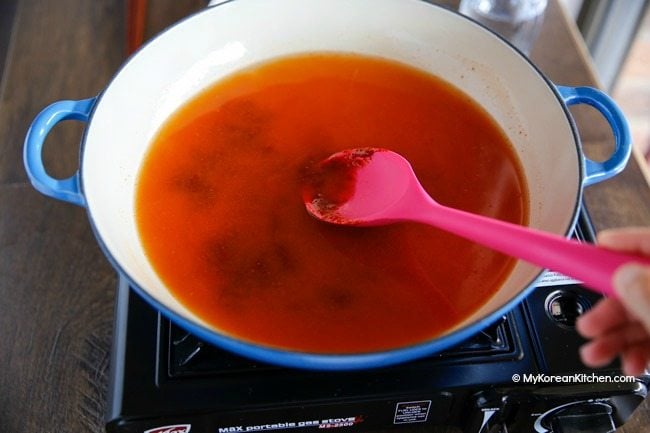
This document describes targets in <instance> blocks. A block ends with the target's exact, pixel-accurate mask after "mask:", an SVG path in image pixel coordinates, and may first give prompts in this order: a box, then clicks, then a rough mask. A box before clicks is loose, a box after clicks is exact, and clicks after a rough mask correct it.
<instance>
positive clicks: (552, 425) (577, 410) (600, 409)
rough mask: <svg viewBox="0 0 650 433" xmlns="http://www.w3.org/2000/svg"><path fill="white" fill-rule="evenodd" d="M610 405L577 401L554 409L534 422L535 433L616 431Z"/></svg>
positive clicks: (598, 432)
mask: <svg viewBox="0 0 650 433" xmlns="http://www.w3.org/2000/svg"><path fill="white" fill-rule="evenodd" d="M613 413H614V409H613V408H612V406H611V405H609V404H607V403H604V402H596V401H591V400H590V401H579V402H574V403H568V404H564V405H562V406H558V407H555V408H553V409H551V410H549V411H547V412H546V413H544V414H543V415H541V416H540V417H539V418H537V420H536V421H535V432H537V433H610V432H613V431H614V430H615V429H616V424H615V423H614V418H613Z"/></svg>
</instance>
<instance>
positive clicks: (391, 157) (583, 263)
mask: <svg viewBox="0 0 650 433" xmlns="http://www.w3.org/2000/svg"><path fill="white" fill-rule="evenodd" d="M303 200H304V202H305V207H306V209H307V211H308V212H309V213H310V214H311V215H313V216H314V217H316V218H318V219H320V220H322V221H325V222H329V223H333V224H342V225H353V226H377V225H385V224H392V223H398V222H408V221H410V222H417V223H423V224H429V225H431V226H435V227H437V228H439V229H443V230H446V231H448V232H451V233H454V234H456V235H458V236H461V237H463V238H466V239H468V240H471V241H474V242H477V243H479V244H482V245H484V246H487V247H489V248H492V249H494V250H496V251H500V252H502V253H504V254H508V255H510V256H513V257H517V258H519V259H523V260H526V261H528V262H530V263H533V264H536V265H538V266H541V267H543V268H548V269H552V270H554V271H557V272H561V273H563V274H565V275H568V276H570V277H573V278H575V279H578V280H580V281H582V282H584V284H585V286H586V287H587V288H590V289H592V290H595V291H597V292H600V293H602V294H604V295H607V296H610V297H616V296H617V295H616V292H615V291H614V289H613V287H612V277H613V274H614V272H616V270H617V269H618V268H619V267H620V266H622V265H624V264H626V263H641V264H645V265H649V266H650V260H649V259H648V258H646V257H640V256H635V255H632V254H627V253H621V252H616V251H611V250H606V249H603V248H599V247H596V246H593V245H589V244H583V243H580V242H577V241H573V240H569V239H566V238H563V237H561V236H557V235H553V234H550V233H546V232H543V231H539V230H534V229H531V228H528V227H524V226H520V225H517V224H512V223H507V222H504V221H500V220H496V219H492V218H488V217H485V216H481V215H475V214H472V213H469V212H465V211H461V210H458V209H453V208H450V207H447V206H443V205H441V204H439V203H437V202H436V201H435V200H434V199H432V198H431V197H430V196H429V195H428V194H427V192H426V191H425V189H424V188H423V187H422V185H421V184H420V182H419V181H418V179H417V176H416V174H415V172H414V171H413V168H412V167H411V164H410V163H409V162H408V161H407V160H406V159H405V158H404V157H403V156H401V155H399V154H397V153H395V152H392V151H390V150H387V149H379V148H362V149H351V150H345V151H342V152H338V153H335V154H333V155H331V156H330V157H329V158H327V159H325V160H323V161H321V163H320V164H319V166H318V168H317V170H316V171H315V174H314V176H313V177H312V178H311V179H310V180H309V181H308V182H307V183H306V184H305V187H304V189H303Z"/></svg>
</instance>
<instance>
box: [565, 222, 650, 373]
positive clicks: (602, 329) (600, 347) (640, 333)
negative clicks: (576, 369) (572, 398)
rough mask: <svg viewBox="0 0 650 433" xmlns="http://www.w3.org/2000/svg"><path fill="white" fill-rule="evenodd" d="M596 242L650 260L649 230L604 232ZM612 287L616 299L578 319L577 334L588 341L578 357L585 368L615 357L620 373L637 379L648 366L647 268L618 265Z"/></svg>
mask: <svg viewBox="0 0 650 433" xmlns="http://www.w3.org/2000/svg"><path fill="white" fill-rule="evenodd" d="M598 243H599V244H600V246H603V247H605V248H610V249H612V250H619V251H627V252H632V253H636V254H640V255H643V256H649V257H650V228H625V229H616V230H606V231H603V232H601V233H599V234H598ZM613 285H614V290H616V292H617V293H618V295H619V299H612V298H605V299H603V300H601V301H600V302H599V303H598V304H597V305H596V306H595V307H594V308H592V309H591V310H589V311H588V312H587V313H585V314H583V315H582V316H581V317H579V318H578V320H577V323H576V328H577V330H578V332H579V333H580V334H581V335H582V336H583V337H585V338H589V339H591V341H590V342H589V343H586V344H585V345H584V346H582V347H581V348H580V357H581V358H582V362H584V363H585V365H587V366H590V367H602V366H604V365H607V364H609V363H610V362H612V361H613V360H614V358H615V357H616V356H617V355H618V356H620V358H621V365H622V369H623V373H624V374H626V375H633V376H636V375H639V374H641V373H643V371H644V370H645V368H646V367H647V366H648V364H649V363H650V267H648V266H642V265H635V264H632V265H625V266H621V267H620V268H619V269H618V270H617V271H616V273H615V274H614V279H613Z"/></svg>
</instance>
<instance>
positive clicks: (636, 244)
mask: <svg viewBox="0 0 650 433" xmlns="http://www.w3.org/2000/svg"><path fill="white" fill-rule="evenodd" d="M597 240H598V243H599V244H600V245H601V246H603V247H605V248H610V249H613V250H620V251H629V252H638V253H641V254H644V255H650V227H626V228H622V229H610V230H603V231H601V232H600V233H598V236H597Z"/></svg>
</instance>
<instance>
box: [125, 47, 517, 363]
mask: <svg viewBox="0 0 650 433" xmlns="http://www.w3.org/2000/svg"><path fill="white" fill-rule="evenodd" d="M358 147H380V148H386V149H391V150H394V151H396V152H399V153H401V154H402V155H403V156H405V157H406V158H407V159H408V160H409V161H410V162H411V163H412V165H413V167H414V169H415V172H416V174H417V176H418V177H419V179H420V180H421V182H422V184H423V185H424V187H425V188H426V189H427V191H428V192H429V193H430V194H431V195H432V196H433V197H434V198H435V199H436V200H437V201H439V202H440V203H442V204H445V205H447V206H452V207H456V208H459V209H464V210H467V211H470V212H475V213H479V214H483V215H489V216H491V217H495V218H499V219H503V220H506V221H510V222H513V223H518V224H523V223H526V222H527V218H528V201H527V189H526V185H525V180H524V177H523V174H522V170H521V167H520V164H519V162H518V160H517V158H516V156H515V155H514V152H513V150H512V147H511V145H510V143H509V141H508V139H507V138H506V136H505V135H504V134H503V132H502V131H501V130H500V129H499V127H498V126H497V125H496V124H495V123H494V121H493V120H492V119H491V117H490V116H489V115H487V114H486V113H485V112H484V111H483V109H482V108H480V107H479V106H478V105H477V104H476V103H475V102H474V101H473V100H471V99H470V98H469V97H468V96H467V95H465V94H464V93H462V92H461V91H459V90H458V89H456V88H454V87H453V86H451V85H449V84H447V83H446V82H444V81H442V80H440V79H438V78H435V77H432V76H430V75H428V74H425V73H423V72H421V71H418V70H415V69H412V68H410V67H408V66H405V65H401V64H397V63H393V62H391V61H387V60H383V59H377V58H369V57H361V56H356V55H345V54H332V53H314V54H309V55H300V56H295V57H287V58H281V59H276V60H274V61H271V62H268V63H264V64H260V65H256V66H254V67H251V68H250V69H247V70H243V71H241V72H238V73H236V74H234V75H232V76H230V77H228V78H226V79H224V80H221V81H220V82H218V83H216V84H215V85H213V86H212V87H210V88H208V89H207V90H205V91H203V92H202V93H200V94H199V95H198V96H197V97H195V98H194V99H192V100H191V101H189V102H188V103H187V104H185V105H184V106H183V107H181V108H180V109H179V110H178V111H177V112H176V113H174V114H173V116H171V117H170V119H169V120H168V121H167V122H166V123H165V124H164V125H163V127H162V128H161V130H160V132H159V133H158V135H157V137H156V138H155V140H154V141H153V143H152V145H151V147H150V150H149V152H148V154H147V156H146V158H145V161H144V163H143V166H142V167H141V170H140V173H139V178H138V184H137V191H136V214H137V215H136V218H137V225H138V230H139V234H140V237H141V240H142V243H143V245H144V248H145V251H146V254H147V256H148V259H149V260H150V262H151V264H152V265H153V267H154V269H155V270H156V272H157V273H158V274H159V276H160V278H161V279H162V280H163V281H164V282H165V284H166V285H167V286H168V287H169V288H170V290H171V291H172V292H173V294H174V295H175V296H176V298H177V299H178V300H179V301H180V302H182V303H183V304H184V305H186V306H187V307H188V308H189V309H190V310H191V311H193V312H194V313H195V314H197V315H198V316H200V317H201V318H202V319H203V320H204V321H205V322H207V323H209V324H211V325H213V326H214V327H215V328H218V329H219V330H221V331H222V332H225V333H226V334H229V335H231V336H234V337H236V338H240V339H244V340H247V341H252V342H256V343H260V344H263V345H267V346H272V347H279V348H285V349H292V350H299V351H306V352H315V353H359V352H370V351H379V350H385V349H390V348H396V347H401V346H405V345H409V344H413V343H418V342H423V341H425V340H428V339H431V338H434V337H436V336H437V335H440V334H441V333H444V332H445V331H446V330H448V329H449V328H451V327H454V326H455V325H457V324H458V323H459V322H461V321H462V320H464V319H465V318H467V317H468V316H469V315H471V314H472V312H474V311H475V310H477V309H478V308H479V307H480V306H481V305H482V304H484V303H485V302H486V301H487V300H488V299H489V298H490V297H491V296H492V295H493V294H494V293H495V291H496V290H497V289H498V288H499V286H500V285H501V284H502V282H503V281H504V279H505V278H506V277H507V276H508V274H509V273H510V271H511V270H512V268H513V266H514V263H515V261H514V260H513V259H511V258H508V257H506V256H504V255H501V254H499V253H495V252H493V251H491V250H488V249H486V248H484V247H481V246H478V245H475V244H473V243H471V242H469V241H465V240H462V239H459V238H457V237H455V236H453V235H450V234H447V233H443V232H441V231H439V230H437V229H435V228H431V227H428V226H423V225H416V224H401V225H393V226H386V227H377V228H350V227H339V226H335V225H330V224H326V223H323V222H320V221H317V220H316V219H314V218H313V217H311V216H309V215H308V214H307V212H306V210H305V208H304V205H303V202H302V199H301V185H302V182H303V180H304V179H305V178H306V177H308V176H309V175H310V170H312V169H313V167H314V166H315V164H316V163H317V162H318V161H320V160H322V159H324V158H326V157H327V156H329V155H331V154H332V153H334V152H338V151H341V150H343V149H349V148H358Z"/></svg>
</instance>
